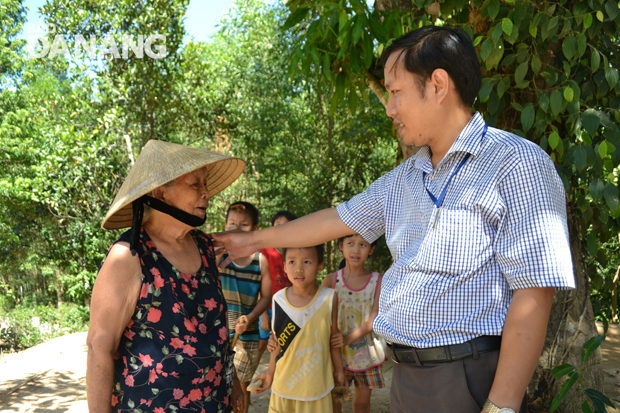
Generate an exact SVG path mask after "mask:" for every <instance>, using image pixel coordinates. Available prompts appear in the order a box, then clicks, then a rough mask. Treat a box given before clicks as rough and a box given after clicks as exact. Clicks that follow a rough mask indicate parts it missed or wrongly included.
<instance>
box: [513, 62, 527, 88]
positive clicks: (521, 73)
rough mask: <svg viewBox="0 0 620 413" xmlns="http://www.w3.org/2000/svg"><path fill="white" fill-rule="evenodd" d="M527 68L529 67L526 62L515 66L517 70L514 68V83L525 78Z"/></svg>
mask: <svg viewBox="0 0 620 413" xmlns="http://www.w3.org/2000/svg"><path fill="white" fill-rule="evenodd" d="M528 68H529V64H528V62H523V63H521V64H520V65H519V66H517V70H515V83H516V84H519V83H521V82H523V79H525V75H527V70H528Z"/></svg>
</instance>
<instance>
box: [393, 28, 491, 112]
mask: <svg viewBox="0 0 620 413" xmlns="http://www.w3.org/2000/svg"><path fill="white" fill-rule="evenodd" d="M394 52H396V53H399V55H398V59H397V60H396V63H398V62H399V61H400V60H401V59H402V60H403V64H404V67H405V69H406V70H407V71H408V72H410V73H413V74H414V75H415V77H416V79H417V82H418V86H419V90H420V93H421V94H422V97H424V88H425V87H426V82H427V81H428V79H429V78H430V77H431V75H432V74H433V72H434V71H435V70H436V69H444V70H445V71H446V72H448V75H450V78H451V79H452V81H453V82H454V85H455V87H456V91H457V93H458V94H459V96H460V98H461V101H462V102H463V104H465V105H467V106H473V104H474V101H475V100H476V96H478V92H479V91H480V88H481V87H482V73H481V72H480V63H478V56H477V55H476V49H474V45H473V43H472V41H471V39H470V37H469V35H468V34H467V33H466V32H465V31H464V30H463V29H460V28H457V27H451V26H424V27H420V28H419V29H416V30H413V31H411V32H409V33H407V34H404V35H403V36H401V37H399V38H398V39H396V40H394V42H392V44H391V45H390V46H389V47H388V48H387V49H385V51H384V52H383V55H382V56H381V63H382V64H383V66H384V67H385V64H386V62H387V60H388V58H389V57H390V55H392V54H393V53H394ZM394 67H396V64H394ZM392 70H393V69H392Z"/></svg>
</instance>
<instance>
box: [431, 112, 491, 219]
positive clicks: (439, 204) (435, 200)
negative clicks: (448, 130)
mask: <svg viewBox="0 0 620 413" xmlns="http://www.w3.org/2000/svg"><path fill="white" fill-rule="evenodd" d="M487 129H488V125H487V124H486V123H485V124H484V130H483V131H482V137H483V138H484V135H486V134H487ZM470 155H471V154H470V153H468V154H467V155H465V157H464V158H463V160H462V161H461V163H460V164H458V166H457V167H456V169H455V170H454V172H452V175H450V178H448V182H446V186H444V188H443V191H441V194H439V198H435V195H433V194H431V191H429V190H428V188H427V187H426V183H425V181H426V172H422V185H424V189H426V193H427V194H428V196H429V197H430V198H431V200H432V201H433V203H434V204H435V206H436V207H437V209H439V211H437V215H436V216H435V223H434V224H433V229H435V228H437V222H438V221H439V216H440V215H441V210H442V209H443V205H442V204H443V198H444V196H445V195H446V191H447V190H448V187H449V186H450V182H452V178H454V175H456V174H457V173H458V172H459V170H460V169H461V167H462V166H463V165H464V164H465V162H467V160H468V159H469V156H470Z"/></svg>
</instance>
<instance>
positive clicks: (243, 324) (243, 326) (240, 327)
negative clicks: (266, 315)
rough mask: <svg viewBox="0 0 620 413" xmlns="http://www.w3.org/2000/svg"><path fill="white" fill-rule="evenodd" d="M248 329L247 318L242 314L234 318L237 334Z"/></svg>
mask: <svg viewBox="0 0 620 413" xmlns="http://www.w3.org/2000/svg"><path fill="white" fill-rule="evenodd" d="M247 329H248V319H247V317H246V316H244V315H242V316H241V317H239V318H238V319H236V320H235V332H236V333H237V334H243V333H245V332H246V330H247Z"/></svg>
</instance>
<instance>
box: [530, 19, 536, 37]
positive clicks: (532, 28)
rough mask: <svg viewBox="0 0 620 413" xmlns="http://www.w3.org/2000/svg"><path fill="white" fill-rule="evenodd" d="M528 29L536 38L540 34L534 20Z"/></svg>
mask: <svg viewBox="0 0 620 413" xmlns="http://www.w3.org/2000/svg"><path fill="white" fill-rule="evenodd" d="M528 31H529V32H530V35H531V36H532V37H533V38H534V39H535V38H536V35H537V34H538V29H537V28H536V25H535V24H534V22H533V21H531V22H530V27H529V29H528Z"/></svg>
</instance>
